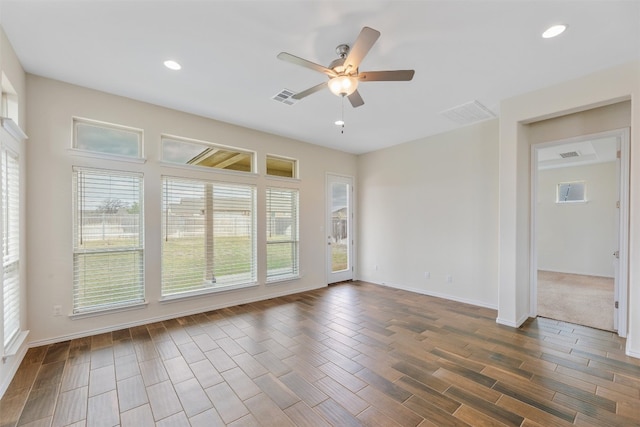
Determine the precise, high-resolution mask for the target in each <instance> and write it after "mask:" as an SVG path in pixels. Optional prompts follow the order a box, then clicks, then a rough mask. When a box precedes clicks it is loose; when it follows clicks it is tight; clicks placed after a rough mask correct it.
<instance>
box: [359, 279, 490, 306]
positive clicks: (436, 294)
mask: <svg viewBox="0 0 640 427" xmlns="http://www.w3.org/2000/svg"><path fill="white" fill-rule="evenodd" d="M363 281H365V282H370V283H375V284H376V285H380V286H386V287H388V288H395V289H402V290H403V291H409V292H415V293H416V294H422V295H427V296H430V297H436V298H442V299H448V300H451V301H457V302H461V303H464V304H469V305H475V306H477V307H484V308H490V309H493V310H497V309H498V306H497V305H494V304H489V303H486V302H483V301H477V300H473V299H469V298H461V297H457V296H455V295H449V294H442V293H439V292H432V291H429V290H425V289H419V288H412V287H410V286H402V285H396V284H390V283H376V282H372V281H369V280H363Z"/></svg>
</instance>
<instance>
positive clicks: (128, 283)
mask: <svg viewBox="0 0 640 427" xmlns="http://www.w3.org/2000/svg"><path fill="white" fill-rule="evenodd" d="M74 202H75V206H74V212H75V217H74V259H73V263H74V292H73V312H74V313H77V314H79V313H84V312H92V311H100V310H107V309H112V308H118V307H123V306H128V305H135V304H139V303H142V302H144V262H143V261H144V250H143V245H144V243H143V242H144V235H143V230H144V226H143V225H144V221H143V218H144V216H143V209H142V206H143V194H142V174H137V173H125V172H117V171H107V170H98V169H84V168H74Z"/></svg>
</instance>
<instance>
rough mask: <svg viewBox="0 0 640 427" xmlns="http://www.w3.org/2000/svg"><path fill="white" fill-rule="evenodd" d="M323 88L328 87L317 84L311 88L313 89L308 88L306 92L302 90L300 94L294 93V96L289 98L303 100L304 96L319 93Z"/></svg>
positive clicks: (325, 84)
mask: <svg viewBox="0 0 640 427" xmlns="http://www.w3.org/2000/svg"><path fill="white" fill-rule="evenodd" d="M325 87H328V86H327V83H320V84H317V85H315V86H313V87H310V88H309V89H307V90H303V91H302V92H298V93H296V94H295V95H293V96H292V97H291V98H293V99H302V98H304V97H306V96H309V95H311V94H313V93H316V92H319V91H321V90H322V89H324V88H325Z"/></svg>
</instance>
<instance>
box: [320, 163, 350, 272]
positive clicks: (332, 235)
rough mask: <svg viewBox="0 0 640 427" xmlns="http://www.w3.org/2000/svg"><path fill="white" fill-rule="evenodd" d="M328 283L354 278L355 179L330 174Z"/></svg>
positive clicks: (328, 180)
mask: <svg viewBox="0 0 640 427" xmlns="http://www.w3.org/2000/svg"><path fill="white" fill-rule="evenodd" d="M326 230H327V270H328V272H327V277H328V279H327V283H336V282H343V281H345V280H352V279H353V231H352V230H353V179H352V178H351V177H347V176H341V175H331V174H329V175H327V227H326Z"/></svg>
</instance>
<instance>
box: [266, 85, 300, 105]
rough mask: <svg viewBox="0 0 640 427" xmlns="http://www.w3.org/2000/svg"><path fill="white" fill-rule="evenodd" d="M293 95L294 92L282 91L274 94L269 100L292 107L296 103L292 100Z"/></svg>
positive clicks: (295, 100)
mask: <svg viewBox="0 0 640 427" xmlns="http://www.w3.org/2000/svg"><path fill="white" fill-rule="evenodd" d="M295 94H296V93H295V92H293V91H290V90H289V89H282V90H281V91H280V92H279V93H277V94H275V95H274V96H273V98H271V99H275V100H276V101H278V102H282V103H283V104H287V105H293V104H295V103H296V102H298V100H297V99H293V98H292V96H293V95H295Z"/></svg>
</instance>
